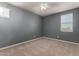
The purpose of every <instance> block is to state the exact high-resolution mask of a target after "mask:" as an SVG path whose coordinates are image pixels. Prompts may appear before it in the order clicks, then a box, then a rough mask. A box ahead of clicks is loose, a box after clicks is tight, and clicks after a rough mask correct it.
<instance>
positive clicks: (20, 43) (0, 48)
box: [0, 37, 41, 50]
mask: <svg viewBox="0 0 79 59" xmlns="http://www.w3.org/2000/svg"><path fill="white" fill-rule="evenodd" d="M39 38H41V37H39ZM39 38H35V39H32V40H28V41H24V42H21V43H16V44H13V45H10V46H6V47H2V48H0V50H3V49H7V48H11V47H15V46H18V45H21V44H24V43H28V42H32V41H35V40H38V39H39Z"/></svg>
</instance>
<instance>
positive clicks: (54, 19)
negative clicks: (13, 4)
mask: <svg viewBox="0 0 79 59" xmlns="http://www.w3.org/2000/svg"><path fill="white" fill-rule="evenodd" d="M67 13H73V32H61V31H60V20H61V19H60V16H61V15H63V14H67ZM43 22H44V28H43V31H44V32H43V35H44V36H47V37H52V38H57V36H59V37H60V39H62V40H66V41H71V42H78V43H79V9H78V8H77V9H73V10H68V11H64V12H61V13H57V14H53V15H49V16H46V17H44V20H43Z"/></svg>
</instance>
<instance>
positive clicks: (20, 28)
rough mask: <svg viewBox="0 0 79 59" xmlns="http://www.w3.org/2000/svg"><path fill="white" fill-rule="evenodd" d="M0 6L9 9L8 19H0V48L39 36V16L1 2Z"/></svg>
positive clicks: (40, 21) (40, 22)
mask: <svg viewBox="0 0 79 59" xmlns="http://www.w3.org/2000/svg"><path fill="white" fill-rule="evenodd" d="M0 6H3V7H6V8H9V9H10V18H4V17H0V47H5V46H9V45H12V44H15V43H20V42H23V41H27V40H31V39H32V38H36V37H40V36H41V32H42V30H41V27H42V19H41V17H40V16H39V15H36V14H34V13H32V12H29V11H25V10H23V9H21V8H18V7H15V6H13V5H10V4H7V3H2V2H1V3H0Z"/></svg>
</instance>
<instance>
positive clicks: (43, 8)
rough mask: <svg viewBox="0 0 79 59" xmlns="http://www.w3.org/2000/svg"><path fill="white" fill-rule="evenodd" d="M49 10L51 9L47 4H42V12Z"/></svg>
mask: <svg viewBox="0 0 79 59" xmlns="http://www.w3.org/2000/svg"><path fill="white" fill-rule="evenodd" d="M47 8H49V6H48V4H47V3H42V4H40V9H41V11H45V10H46V9H47Z"/></svg>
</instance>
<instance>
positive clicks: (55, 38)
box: [43, 37, 79, 45]
mask: <svg viewBox="0 0 79 59" xmlns="http://www.w3.org/2000/svg"><path fill="white" fill-rule="evenodd" d="M43 38H48V39H50V40H57V41H61V42H66V43H71V44H76V45H79V43H75V42H70V41H65V40H61V39H56V38H50V37H43Z"/></svg>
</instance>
